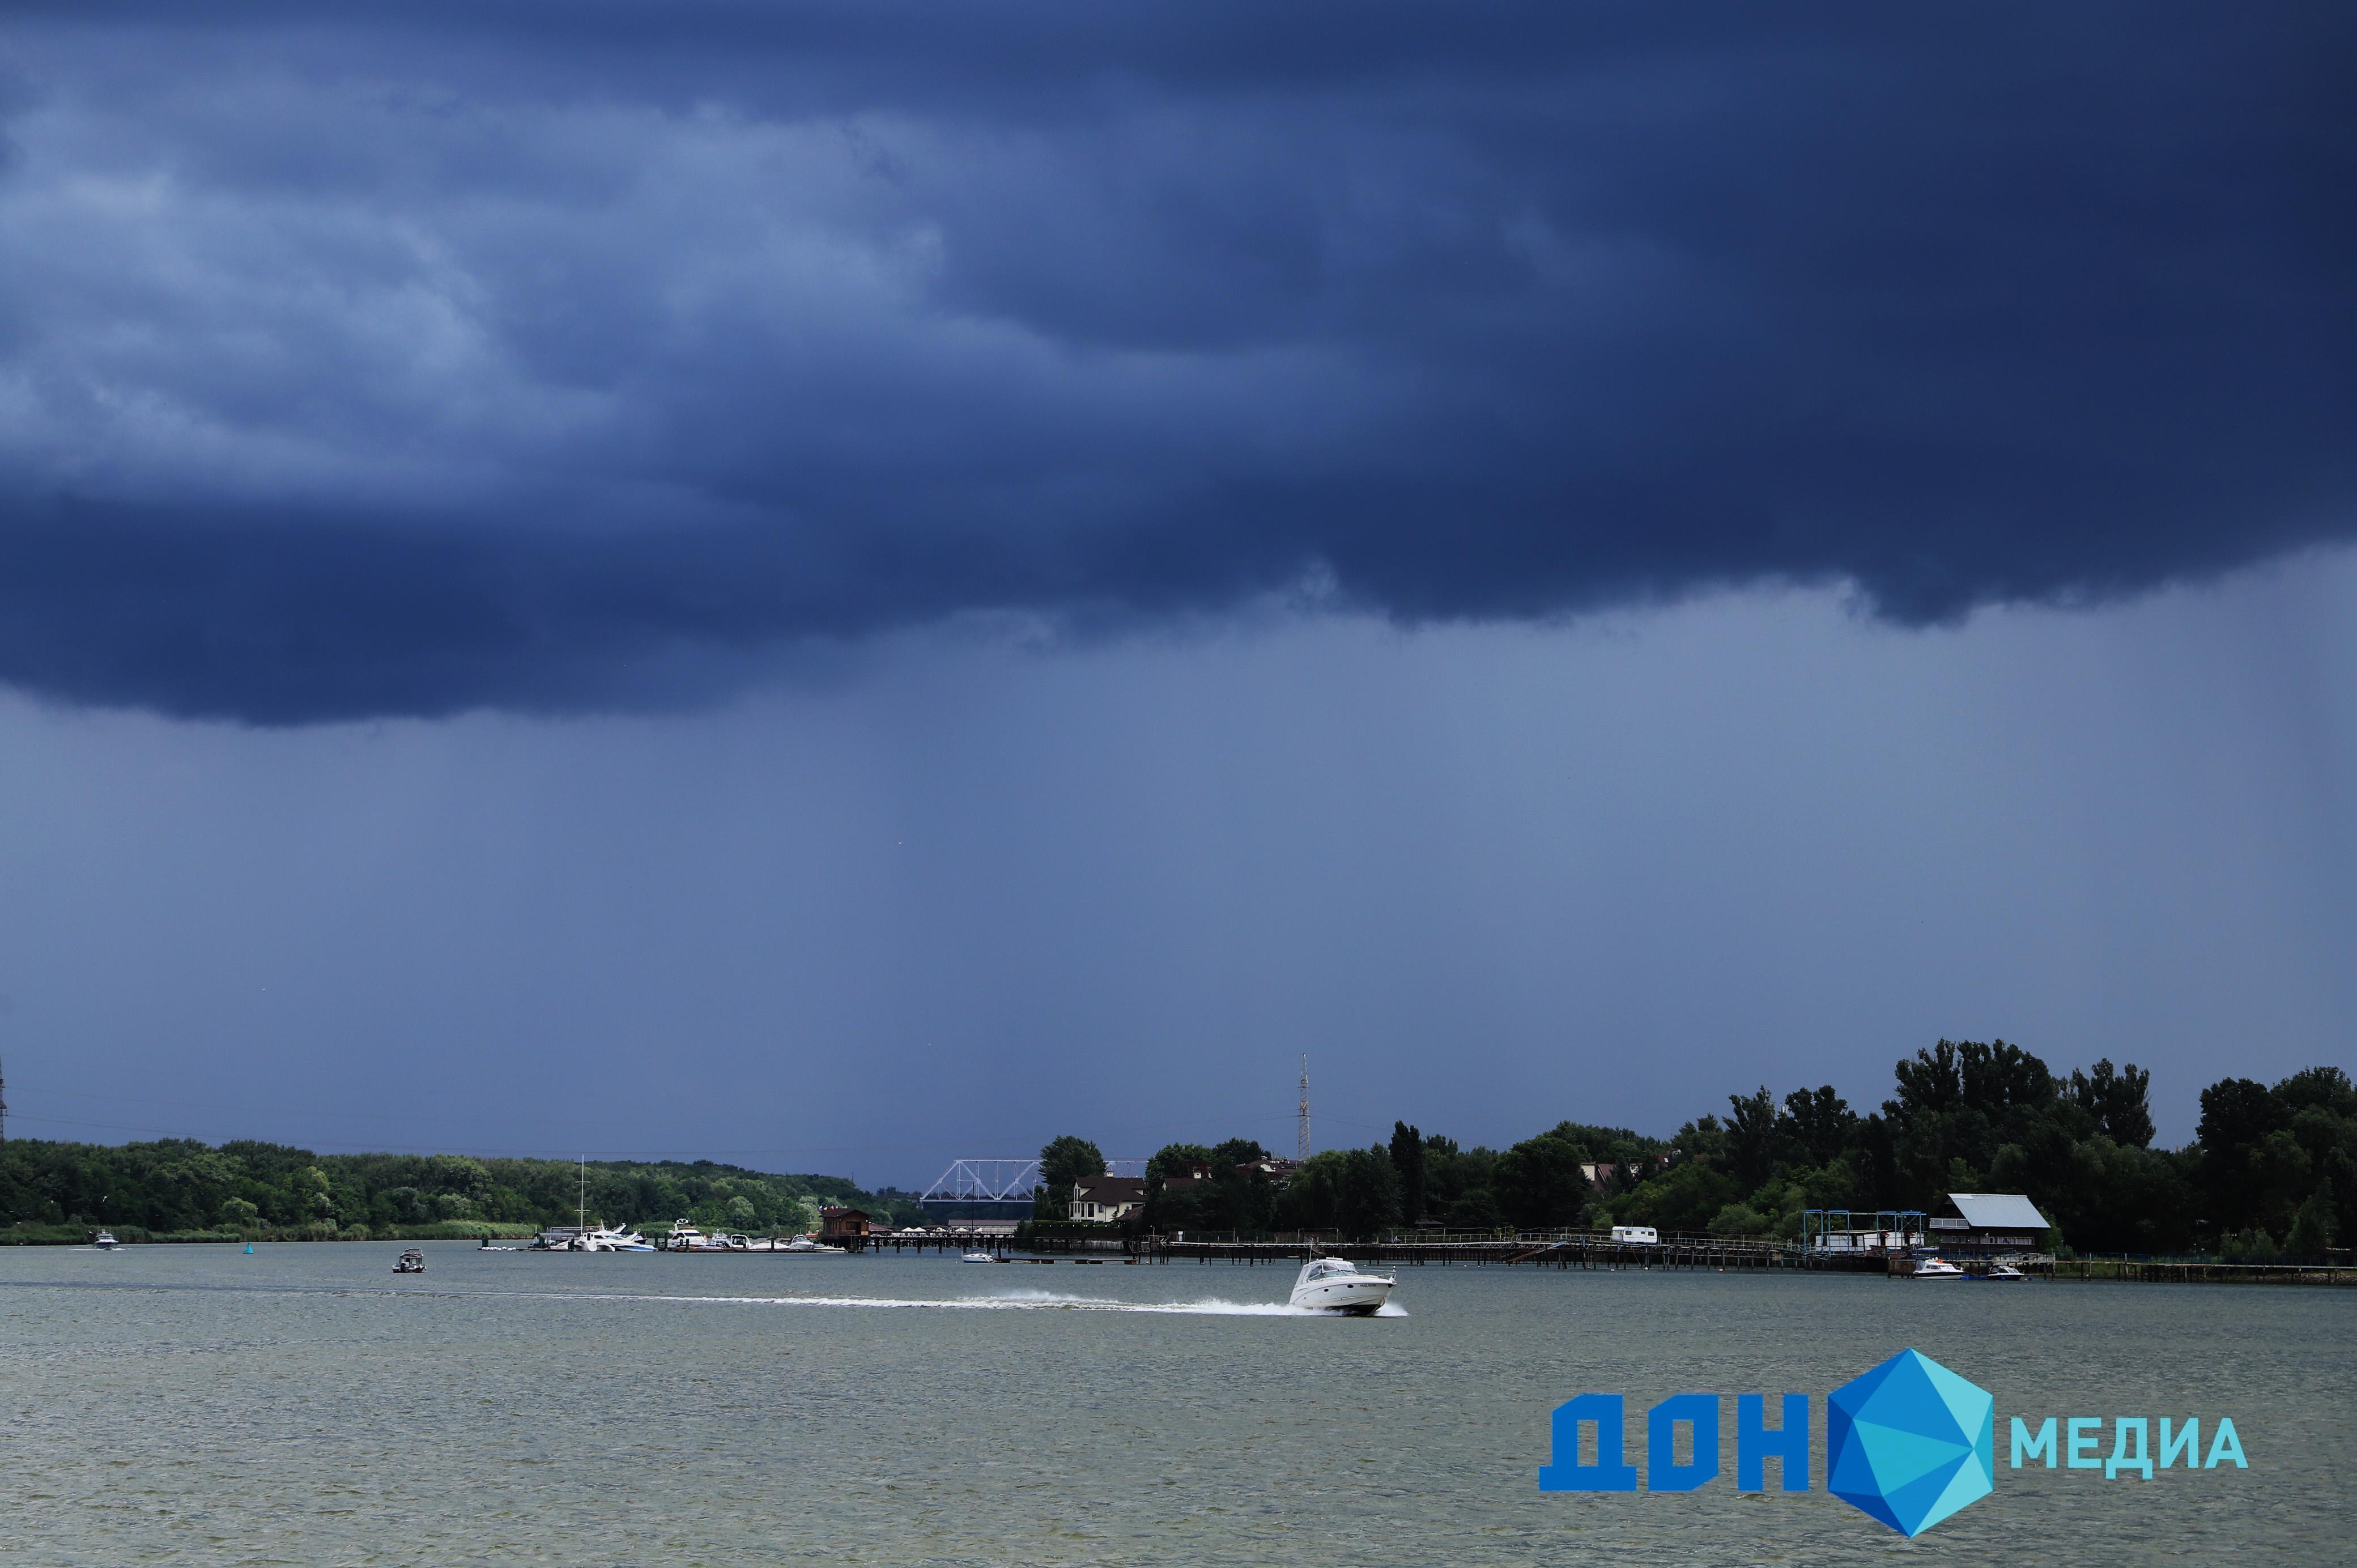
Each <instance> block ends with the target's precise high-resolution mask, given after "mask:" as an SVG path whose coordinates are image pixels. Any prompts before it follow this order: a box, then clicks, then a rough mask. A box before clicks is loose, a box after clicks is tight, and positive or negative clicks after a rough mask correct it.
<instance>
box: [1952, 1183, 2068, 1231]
mask: <svg viewBox="0 0 2357 1568" xmlns="http://www.w3.org/2000/svg"><path fill="white" fill-rule="evenodd" d="M1948 1201H1949V1202H1950V1203H1952V1204H1953V1205H1955V1208H1956V1212H1957V1213H1958V1214H1961V1215H1963V1216H1964V1223H1965V1224H1967V1225H1969V1226H1971V1227H1972V1228H1973V1229H1974V1230H2051V1229H2053V1225H2054V1221H2052V1220H2051V1219H2047V1218H2046V1216H2044V1215H2043V1214H2040V1213H2039V1212H2038V1205H2036V1204H2034V1203H2032V1202H2030V1201H2029V1197H2028V1196H2027V1195H2026V1194H2023V1193H2018V1192H1952V1193H1950V1194H1949V1195H1948Z"/></svg>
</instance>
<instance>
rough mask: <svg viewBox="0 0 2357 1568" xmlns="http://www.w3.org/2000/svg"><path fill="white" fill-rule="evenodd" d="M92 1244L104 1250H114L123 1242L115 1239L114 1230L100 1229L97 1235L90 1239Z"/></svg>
mask: <svg viewBox="0 0 2357 1568" xmlns="http://www.w3.org/2000/svg"><path fill="white" fill-rule="evenodd" d="M90 1244H91V1246H93V1247H95V1248H97V1249H98V1250H99V1251H102V1252H112V1251H114V1249H116V1248H117V1247H120V1246H122V1245H123V1243H122V1242H120V1241H118V1240H115V1239H114V1232H113V1231H112V1230H102V1231H100V1232H99V1233H98V1234H97V1235H95V1236H93V1237H91V1239H90Z"/></svg>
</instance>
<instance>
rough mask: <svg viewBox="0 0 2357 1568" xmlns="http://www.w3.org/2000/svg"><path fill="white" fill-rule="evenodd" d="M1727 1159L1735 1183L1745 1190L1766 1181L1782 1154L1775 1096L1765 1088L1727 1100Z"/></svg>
mask: <svg viewBox="0 0 2357 1568" xmlns="http://www.w3.org/2000/svg"><path fill="white" fill-rule="evenodd" d="M1727 1106H1728V1112H1727V1165H1728V1167H1729V1170H1730V1173H1731V1174H1732V1175H1733V1176H1734V1177H1735V1180H1736V1184H1737V1185H1738V1186H1739V1187H1743V1188H1745V1189H1746V1190H1749V1188H1752V1187H1758V1186H1759V1185H1760V1183H1761V1182H1764V1181H1766V1180H1767V1179H1768V1177H1769V1176H1770V1174H1772V1173H1773V1172H1774V1170H1775V1168H1776V1165H1777V1161H1778V1159H1779V1156H1780V1155H1781V1154H1782V1152H1783V1150H1782V1144H1783V1140H1782V1138H1781V1136H1780V1135H1779V1129H1778V1127H1777V1124H1776V1097H1775V1096H1774V1095H1772V1094H1770V1093H1769V1092H1768V1086H1767V1085H1766V1084H1764V1083H1763V1084H1761V1085H1760V1088H1759V1090H1757V1091H1756V1092H1754V1093H1751V1094H1749V1095H1735V1094H1730V1095H1728V1096H1727Z"/></svg>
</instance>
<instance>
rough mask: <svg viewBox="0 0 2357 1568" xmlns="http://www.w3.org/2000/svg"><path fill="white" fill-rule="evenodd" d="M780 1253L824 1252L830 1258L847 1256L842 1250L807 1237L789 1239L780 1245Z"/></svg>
mask: <svg viewBox="0 0 2357 1568" xmlns="http://www.w3.org/2000/svg"><path fill="white" fill-rule="evenodd" d="M778 1251H780V1252H812V1253H817V1252H823V1253H825V1254H826V1255H828V1256H829V1257H834V1258H840V1257H843V1256H845V1252H844V1250H843V1249H842V1248H840V1247H833V1246H829V1245H828V1244H827V1243H826V1242H824V1241H813V1240H811V1239H810V1238H809V1237H807V1236H792V1237H789V1238H787V1239H786V1240H783V1241H780V1242H779V1243H778Z"/></svg>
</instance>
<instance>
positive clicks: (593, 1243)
mask: <svg viewBox="0 0 2357 1568" xmlns="http://www.w3.org/2000/svg"><path fill="white" fill-rule="evenodd" d="M573 1250H574V1251H576V1252H651V1251H654V1250H655V1244H654V1243H653V1242H652V1241H650V1240H647V1239H646V1238H645V1237H643V1236H641V1235H640V1234H639V1233H638V1232H637V1231H635V1230H613V1229H611V1228H610V1227H608V1226H604V1225H600V1226H597V1228H595V1229H594V1230H584V1231H582V1232H581V1233H580V1234H579V1235H577V1236H576V1237H574V1238H573Z"/></svg>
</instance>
